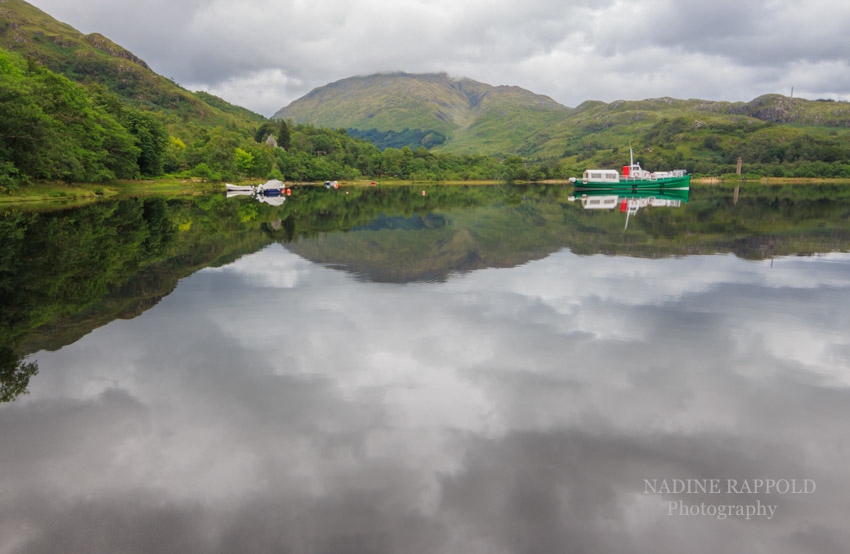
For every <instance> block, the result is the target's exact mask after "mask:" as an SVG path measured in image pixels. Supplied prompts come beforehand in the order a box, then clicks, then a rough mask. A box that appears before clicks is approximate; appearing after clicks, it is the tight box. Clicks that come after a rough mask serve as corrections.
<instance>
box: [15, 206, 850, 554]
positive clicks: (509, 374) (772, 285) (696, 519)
mask: <svg viewBox="0 0 850 554" xmlns="http://www.w3.org/2000/svg"><path fill="white" fill-rule="evenodd" d="M515 193H516V191H513V192H510V191H509V192H507V193H505V194H507V196H499V197H498V198H496V199H494V200H492V201H485V202H480V203H472V204H473V205H471V206H461V205H458V203H457V202H455V203H453V204H451V205H449V204H446V205H444V206H442V207H441V208H439V209H433V210H430V209H427V208H428V207H427V206H425V208H426V210H425V212H418V211H417V210H413V211H412V212H405V211H404V210H402V211H400V212H397V211H395V210H393V209H387V210H386V212H387V213H383V215H381V216H377V217H372V216H370V218H369V219H368V221H365V222H362V221H361V222H356V223H351V224H350V226H349V228H347V229H341V230H333V229H331V230H328V231H320V232H315V233H308V232H302V231H301V230H303V227H302V226H301V224H300V223H299V224H297V225H295V226H292V225H290V228H289V231H286V229H285V226H281V225H272V226H267V225H265V224H263V225H256V226H255V228H256V231H250V230H243V231H240V232H239V233H237V234H229V235H227V236H228V237H229V238H228V239H227V240H228V241H230V242H229V244H234V242H238V241H241V242H240V244H244V245H248V244H256V246H245V247H244V248H243V250H245V252H243V253H240V254H238V255H235V256H229V255H227V256H225V258H232V259H225V260H221V261H219V262H217V263H213V264H212V265H207V266H206V267H202V268H201V269H198V270H192V271H190V272H189V273H188V275H186V276H183V277H180V278H179V281H177V283H176V285H175V286H174V288H173V290H172V291H170V292H168V293H167V294H165V295H164V296H163V297H161V299H159V298H158V299H157V300H156V301H154V302H149V303H148V304H147V305H145V306H144V308H141V309H140V308H138V307H137V308H136V309H134V310H132V311H131V313H126V312H125V313H124V316H123V317H124V318H123V319H122V318H118V319H113V320H110V321H108V322H106V323H105V324H99V325H95V324H91V323H89V329H88V330H86V331H84V332H83V335H82V336H81V337H80V338H78V339H73V340H71V342H70V343H68V344H62V345H61V346H58V347H55V348H53V349H52V350H46V349H39V350H37V351H34V352H32V353H30V354H29V355H28V356H27V357H26V358H25V360H28V361H30V362H33V361H34V362H37V364H38V373H37V374H35V375H33V376H32V377H31V378H30V380H29V383H28V387H27V388H28V389H29V394H22V395H20V396H18V397H17V399H15V400H14V401H13V402H10V403H6V404H2V405H0V436H2V437H3V442H4V447H3V448H2V450H0V467H2V468H3V471H2V472H0V491H2V495H0V537H3V538H2V539H0V552H4V553H5V552H117V551H124V552H151V551H173V552H177V551H179V552H234V551H240V552H243V551H244V552H268V551H281V552H413V553H416V552H423V553H424V552H465V553H476V552H481V553H500V552H505V553H508V552H594V553H599V552H647V553H649V552H684V551H687V552H706V553H709V552H733V551H761V550H763V551H767V552H775V553H785V552H787V553H798V552H835V553H838V552H845V551H846V545H847V544H848V542H849V541H850V535H848V532H847V528H846V519H847V516H848V514H850V500H848V499H850V485H848V477H849V476H850V475H848V470H847V468H846V459H847V456H848V453H850V441H848V434H847V431H846V429H847V421H848V420H850V391H849V390H848V385H850V335H848V334H847V332H846V329H848V328H850V315H848V314H850V290H848V289H850V255H848V254H847V253H845V252H842V250H845V251H846V247H845V246H843V245H844V244H846V243H843V242H841V241H843V240H844V237H845V236H846V235H845V227H844V226H845V225H846V223H835V224H833V223H829V221H834V220H833V219H831V218H830V217H826V216H824V215H823V213H824V212H823V211H821V212H817V213H815V214H812V213H810V214H808V215H806V217H802V216H800V214H799V213H798V216H799V217H798V218H797V219H794V218H793V217H790V216H782V215H781V214H780V212H779V208H777V207H776V206H773V207H771V206H770V205H769V204H768V205H767V206H766V207H765V208H764V209H765V213H773V214H774V216H773V219H774V224H773V227H771V228H769V229H765V228H759V229H752V230H750V231H747V232H743V231H741V230H739V231H736V232H728V233H725V234H724V233H720V234H718V233H716V231H715V230H710V231H709V230H706V231H705V232H704V233H702V234H699V235H698V236H697V237H696V238H693V237H691V238H687V237H684V236H682V235H678V234H672V235H671V236H665V235H664V234H658V233H656V234H652V233H650V232H649V231H647V230H646V229H647V228H648V227H641V226H640V225H639V223H640V222H641V216H644V214H639V215H638V216H637V217H636V218H635V220H634V222H632V224H634V225H633V226H632V224H630V228H629V231H631V232H632V233H633V234H631V235H630V234H628V233H623V229H622V219H621V218H620V217H619V216H618V215H617V214H615V213H612V214H599V215H595V214H588V213H586V212H583V211H581V210H580V208H578V207H576V206H575V205H573V204H570V203H568V202H566V201H565V200H564V199H562V198H560V197H557V198H555V199H554V200H553V199H552V198H549V197H548V196H547V195H549V194H551V193H550V192H547V193H540V194H542V195H543V196H542V197H541V196H535V194H532V193H530V192H528V191H524V192H523V195H520V200H519V201H518V202H517V201H516V199H515V197H514V196H511V195H514V194H515ZM506 198H507V201H506V200H505V199H506ZM512 198H513V200H511V199H512ZM755 204H758V202H754V205H755ZM807 205H808V204H807ZM293 206H294V204H290V208H288V209H294V208H293ZM694 206H696V207H694ZM680 209H682V210H691V209H693V210H695V211H696V212H697V213H699V214H702V215H700V216H699V218H703V221H706V220H717V219H720V220H723V219H726V220H729V219H730V218H734V217H737V216H735V215H734V214H733V213H732V212H727V213H726V214H725V215H724V213H722V212H718V210H728V209H730V208H729V206H726V205H723V206H721V207H716V206H715V207H713V208H712V209H711V210H709V209H708V208H704V207H703V208H701V207H700V205H699V204H694V203H693V202H692V204H691V205H689V206H687V207H684V208H680ZM702 209H705V210H706V211H705V213H703V212H702V211H700V210H702ZM836 209H837V208H836V206H835V205H834V204H833V205H829V206H828V207H826V206H825V207H823V210H826V211H827V212H829V213H834V212H835V210H836ZM845 209H846V206H845ZM753 210H755V208H753ZM179 213H181V214H183V215H184V216H185V211H180V212H179ZM205 213H207V212H205ZM677 213H683V212H677ZM839 213H840V212H839ZM845 213H846V212H845ZM429 214H430V215H429ZM659 214H660V215H659ZM776 214H780V215H776ZM243 215H244V212H243ZM272 215H274V214H272ZM278 215H280V214H278ZM283 215H284V217H283V218H282V219H283V221H286V217H285V216H286V214H283ZM693 216H694V212H691V214H690V216H688V217H693ZM685 217H686V216H685V215H671V213H670V212H667V213H663V212H656V214H655V215H646V216H645V217H644V218H643V219H645V220H646V221H645V223H644V225H646V226H649V227H652V226H655V227H658V226H660V225H662V224H664V225H667V224H670V225H672V223H670V219H671V218H683V219H684V218H685ZM699 218H697V219H698V220H699ZM609 219H610V223H609V221H608V220H609ZM751 219H752V218H751ZM506 220H507V221H510V222H511V227H510V232H509V233H507V234H506V233H505V232H504V227H503V222H504V221H506ZM193 221H194V222H197V221H199V218H197V217H195V218H194V219H193ZM216 221H217V225H221V221H222V220H220V219H219V220H216ZM272 221H274V219H273V218H272ZM758 221H762V220H760V219H758ZM813 221H822V222H823V221H826V222H827V223H824V224H823V225H818V224H813V223H812V222H813ZM838 221H840V218H839V219H838ZM175 223H176V224H178V225H179V224H181V222H179V221H177V222H175ZM673 223H675V221H674V222H673ZM182 224H183V227H184V231H183V232H184V233H185V232H189V231H186V230H185V221H183V222H182ZM678 225H682V223H678ZM674 226H675V225H674ZM148 227H150V226H148ZM275 227H277V229H278V230H275ZM146 228H147V227H146ZM576 228H581V229H583V231H582V232H583V233H585V234H580V233H578V234H571V235H569V236H567V235H566V234H565V232H564V231H565V229H570V230H575V229H576ZM789 228H790V229H791V231H787V229H789ZM804 228H805V229H808V230H801V229H804ZM206 229H207V231H209V228H206ZM600 229H602V230H600ZM147 232H148V233H149V234H150V232H149V231H147ZM276 233H278V234H276ZM279 233H284V235H280V234H279ZM286 233H289V234H288V235H286ZM641 233H643V234H641ZM246 236H262V237H265V238H264V239H262V240H259V239H258V240H257V241H256V242H254V239H248V238H246ZM505 236H508V237H512V238H508V239H505V238H504V237H505ZM237 237H241V238H237ZM490 237H493V238H492V239H491V238H490ZM824 237H826V238H824ZM181 240H185V237H183V238H181V237H179V236H178V237H177V238H172V239H170V242H169V241H165V242H164V243H163V244H171V245H172V246H171V247H170V248H172V251H174V249H177V250H179V243H180V241H181ZM193 240H195V239H193ZM197 240H200V239H197ZM211 240H212V239H211ZM222 240H223V239H222ZM174 241H177V242H176V243H175V242H174ZM825 241H826V242H827V243H828V244H837V245H838V247H837V249H833V248H829V247H826V248H820V250H821V251H815V252H811V251H809V250H807V251H805V252H802V250H804V249H812V248H813V247H812V244H823V243H824V242H825ZM829 241H832V242H831V243H829ZM175 244H178V246H174V245H175ZM206 244H209V243H206ZM593 245H596V246H593ZM707 245H708V246H707ZM730 245H731V246H730ZM148 248H149V249H150V248H152V247H148ZM734 248H739V249H740V250H739V252H738V253H736V252H734V251H733V250H734ZM759 248H762V251H764V249H765V248H771V249H773V250H772V251H766V253H767V255H765V256H762V257H761V258H759V257H758V256H755V255H749V254H748V253H752V252H757V251H758V249H759ZM783 248H785V249H789V250H791V251H792V252H788V251H785V252H783V253H780V254H779V255H773V254H774V253H775V252H776V251H780V252H781V251H782V249H783ZM795 249H799V250H801V252H800V253H801V254H805V255H795V253H794V252H793V250H795ZM813 249H815V250H817V249H818V248H813ZM593 250H596V251H595V252H594V251H593ZM688 250H700V252H697V253H689V252H688ZM703 250H704V251H703ZM81 251H82V250H81ZM158 252H159V251H158ZM151 255H152V254H151ZM160 255H162V256H164V255H165V254H162V253H161V252H160ZM175 255H176V254H175ZM181 255H185V254H181ZM128 263H129V262H128ZM134 263H135V262H134ZM130 265H132V264H130ZM202 265H203V264H202ZM154 269H157V270H158V271H164V270H163V267H162V266H161V265H160V266H157V267H156V268H154ZM154 269H151V268H148V269H147V270H146V271H148V272H152V271H154ZM145 275H146V277H145V278H144V279H142V278H141V277H138V276H137V277H126V278H124V281H122V283H124V284H123V285H122V286H123V288H124V289H126V290H131V291H133V294H135V295H136V296H135V298H138V295H139V290H138V289H139V287H138V286H131V284H132V283H135V281H133V279H134V278H135V279H141V280H142V282H145V283H149V282H150V279H151V275H150V274H145ZM157 275H162V273H157ZM114 279H115V278H113V280H114ZM128 279H129V280H128ZM104 294H105V295H106V296H105V297H104V298H106V299H107V300H109V299H110V298H112V297H110V296H109V294H111V293H109V292H104ZM16 298H17V297H16ZM107 300H100V301H99V302H100V304H98V303H97V302H95V303H94V304H90V305H89V308H87V309H88V310H90V311H93V312H97V313H100V312H98V310H101V311H103V310H107V308H106V307H105V305H106V304H110V302H116V301H115V300H114V299H112V300H109V301H107ZM134 306H138V304H134ZM81 317H82V316H79V317H78V319H76V320H74V319H73V318H72V317H71V316H66V320H64V321H66V323H65V324H63V325H65V326H66V327H67V326H68V325H70V324H68V323H67V321H71V320H73V322H74V323H75V325H77V326H79V325H81V323H80V321H82V319H79V318H81ZM86 321H89V320H86ZM60 327H62V325H59V324H54V328H53V331H51V333H52V334H51V337H50V338H49V339H48V338H45V337H44V336H43V334H44V332H43V331H42V334H41V335H39V334H38V333H36V331H33V332H32V333H35V334H36V335H38V337H37V339H36V338H32V337H31V336H30V337H29V338H27V339H20V340H19V342H18V343H17V344H35V343H36V342H38V341H41V342H42V343H50V342H51V341H53V344H55V343H56V341H60V339H59V338H57V336H67V334H66V333H65V332H62V333H60V332H59V331H57V330H56V329H58V328H60ZM28 341H29V342H28ZM60 343H61V341H60ZM759 479H761V480H765V481H766V480H769V479H773V480H776V481H777V482H778V483H782V482H783V481H785V482H787V483H788V484H796V485H799V486H800V487H801V488H800V489H799V490H800V492H799V494H793V493H792V492H790V490H789V491H788V492H785V493H781V492H778V491H776V490H774V491H772V492H766V491H755V492H753V493H752V494H748V493H747V491H746V490H745V489H743V488H742V487H743V486H744V483H747V484H755V483H757V481H756V480H759ZM677 480H679V481H677ZM686 480H691V481H686ZM712 480H715V481H716V482H718V483H719V485H718V486H719V487H720V492H719V493H718V494H703V493H696V492H684V493H676V492H669V491H667V490H666V489H665V490H663V491H659V490H658V488H657V487H656V488H655V489H652V488H651V487H650V486H649V484H648V482H649V483H654V484H656V485H657V484H658V483H659V482H666V483H667V484H668V485H670V486H673V487H674V486H675V484H676V483H681V482H688V483H694V482H697V481H699V482H702V483H706V482H711V481H712ZM732 482H734V483H735V486H734V487H731V488H730V486H731V485H730V483H732ZM812 488H814V490H811V489H812ZM721 506H723V507H724V508H721ZM760 506H761V507H763V509H764V512H765V513H764V514H761V513H753V514H751V515H735V511H736V510H740V509H744V510H749V509H750V508H751V507H752V508H753V509H759V510H761V509H762V508H759V507H760ZM728 507H731V508H728ZM739 507H741V508H739ZM771 509H772V511H771ZM724 510H725V511H727V512H729V513H731V514H732V515H731V516H730V517H720V512H721V511H724Z"/></svg>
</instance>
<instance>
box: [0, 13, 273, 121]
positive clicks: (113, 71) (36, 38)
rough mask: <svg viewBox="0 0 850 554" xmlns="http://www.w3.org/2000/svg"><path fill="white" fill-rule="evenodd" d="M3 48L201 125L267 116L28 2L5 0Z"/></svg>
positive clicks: (0, 21) (0, 19)
mask: <svg viewBox="0 0 850 554" xmlns="http://www.w3.org/2000/svg"><path fill="white" fill-rule="evenodd" d="M0 48H5V49H7V50H10V51H12V52H17V53H18V54H21V55H23V56H25V57H26V58H28V59H31V60H34V61H36V62H37V63H39V64H41V65H43V66H45V67H47V68H48V69H50V70H51V71H53V72H55V73H59V74H61V75H64V76H65V77H68V78H69V79H71V80H72V81H76V82H78V83H83V84H89V83H99V84H101V85H103V86H105V87H106V88H107V89H108V90H110V91H111V92H113V93H115V94H117V95H118V96H119V97H120V98H121V99H123V100H125V101H127V102H128V103H131V104H133V105H136V106H138V107H141V108H146V109H152V110H162V111H164V112H166V113H167V114H169V115H173V116H174V117H175V118H180V119H184V120H185V119H192V120H194V121H197V122H199V123H201V124H208V125H222V124H228V123H236V124H237V125H238V124H241V123H244V122H251V124H252V125H255V124H256V122H258V121H262V120H264V118H263V117H262V116H260V115H258V114H255V113H253V112H251V111H250V110H247V109H245V108H241V107H238V106H234V105H232V104H228V103H227V102H225V101H223V100H221V99H219V98H216V97H214V96H211V95H209V94H205V93H193V92H190V91H188V90H186V89H184V88H182V87H180V86H179V85H177V84H176V83H174V82H173V81H171V80H169V79H166V78H165V77H163V76H161V75H158V74H157V73H155V72H154V71H153V70H151V68H150V67H149V66H148V64H147V63H145V61H144V60H142V59H140V58H139V57H138V56H136V55H135V54H133V53H132V52H130V51H128V50H127V49H125V48H123V47H121V46H119V45H118V44H116V43H114V42H113V41H112V40H110V39H108V38H107V37H105V36H103V35H101V34H98V33H92V34H88V35H85V34H83V33H81V32H79V31H77V30H76V29H74V28H73V27H71V26H70V25H67V24H65V23H62V22H60V21H57V20H56V19H54V18H53V17H51V16H50V15H48V14H47V13H45V12H43V11H41V10H39V9H38V8H36V7H35V6H33V5H31V4H28V3H27V2H24V1H23V0H3V1H2V2H0Z"/></svg>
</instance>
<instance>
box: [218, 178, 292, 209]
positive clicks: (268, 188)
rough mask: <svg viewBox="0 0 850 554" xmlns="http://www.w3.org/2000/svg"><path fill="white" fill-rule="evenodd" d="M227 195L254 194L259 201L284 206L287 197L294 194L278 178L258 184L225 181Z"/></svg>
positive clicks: (231, 196)
mask: <svg viewBox="0 0 850 554" xmlns="http://www.w3.org/2000/svg"><path fill="white" fill-rule="evenodd" d="M225 195H226V196H227V198H233V197H234V196H252V197H254V198H256V199H257V200H258V201H259V202H264V203H266V204H271V205H272V206H282V205H283V203H284V202H286V197H287V196H291V195H292V189H289V188H287V187H286V184H285V183H284V182H283V181H279V180H277V179H272V180H270V181H266V182H265V183H263V184H260V185H257V186H254V185H232V184H230V183H225Z"/></svg>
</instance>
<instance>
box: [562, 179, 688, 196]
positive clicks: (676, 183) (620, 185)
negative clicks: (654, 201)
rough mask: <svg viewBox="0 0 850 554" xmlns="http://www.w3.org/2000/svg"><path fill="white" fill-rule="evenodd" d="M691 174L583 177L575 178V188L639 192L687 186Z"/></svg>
mask: <svg viewBox="0 0 850 554" xmlns="http://www.w3.org/2000/svg"><path fill="white" fill-rule="evenodd" d="M690 186H691V176H690V175H682V176H677V177H663V178H660V179H628V178H626V179H620V180H619V181H616V182H614V181H592V180H587V181H585V180H584V179H581V180H577V181H576V182H575V187H576V188H577V189H579V188H581V189H588V190H610V191H622V192H639V191H642V190H664V189H673V188H689V187H690Z"/></svg>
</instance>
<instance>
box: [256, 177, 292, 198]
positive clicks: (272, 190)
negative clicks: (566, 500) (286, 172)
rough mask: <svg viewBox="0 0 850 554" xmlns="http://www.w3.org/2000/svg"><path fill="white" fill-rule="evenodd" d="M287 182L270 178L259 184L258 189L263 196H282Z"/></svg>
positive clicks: (258, 192)
mask: <svg viewBox="0 0 850 554" xmlns="http://www.w3.org/2000/svg"><path fill="white" fill-rule="evenodd" d="M285 187H286V184H285V183H284V182H283V181H280V180H278V179H270V180H268V181H266V182H265V183H263V184H262V185H257V188H256V191H257V194H258V195H262V196H282V195H283V190H284V188H285Z"/></svg>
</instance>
